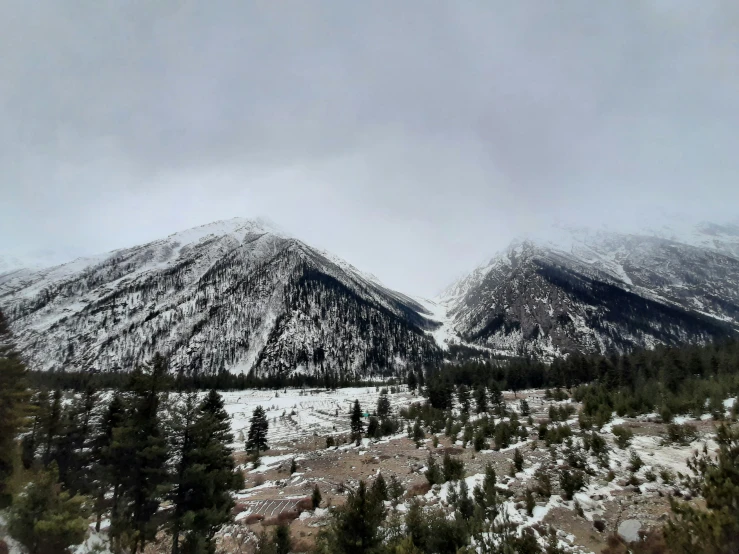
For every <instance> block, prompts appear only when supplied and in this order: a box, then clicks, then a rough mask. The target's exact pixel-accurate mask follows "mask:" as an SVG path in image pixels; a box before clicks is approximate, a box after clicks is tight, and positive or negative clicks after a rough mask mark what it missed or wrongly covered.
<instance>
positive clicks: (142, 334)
mask: <svg viewBox="0 0 739 554" xmlns="http://www.w3.org/2000/svg"><path fill="white" fill-rule="evenodd" d="M0 307H2V308H3V309H4V310H5V312H6V314H7V316H8V318H9V320H10V322H11V325H12V327H13V330H14V332H15V334H16V340H17V344H18V347H19V349H20V350H21V351H22V353H23V355H24V356H25V357H26V358H27V359H28V360H29V362H30V364H31V367H33V368H35V369H44V370H52V369H62V368H64V369H67V370H73V369H74V370H79V369H82V370H101V371H110V370H129V369H131V368H133V367H135V366H136V364H139V363H142V362H144V361H145V360H147V359H148V358H150V357H151V356H152V355H153V353H154V352H157V351H159V352H162V353H163V354H165V355H167V356H168V357H169V358H170V367H171V368H172V369H173V370H174V371H179V372H184V373H187V374H191V373H201V372H202V373H206V374H211V373H214V372H218V371H222V370H227V371H232V372H242V371H243V372H250V371H253V372H254V373H255V374H256V375H259V376H264V375H270V374H284V373H289V372H296V371H297V372H311V373H316V374H321V373H326V372H328V373H331V374H334V375H336V374H341V375H355V374H359V375H369V374H392V373H394V372H401V370H403V369H404V367H405V366H406V365H407V364H414V365H415V364H421V363H423V362H429V361H438V359H439V357H440V354H439V352H440V351H439V349H438V347H437V346H436V344H435V343H434V342H433V339H431V338H430V337H429V336H428V335H427V334H426V333H425V330H427V329H429V328H431V327H433V323H431V322H430V321H428V320H427V319H426V317H425V314H424V313H423V308H422V307H421V306H420V305H418V304H417V303H416V302H414V301H413V300H411V299H410V298H408V297H405V296H403V295H401V294H399V293H396V292H393V291H391V290H389V289H386V288H385V287H383V286H382V285H381V284H380V283H378V282H377V281H376V280H375V279H374V278H372V277H369V276H366V275H364V274H362V273H360V272H359V271H358V270H356V269H355V268H353V267H352V266H351V265H349V264H347V263H346V262H344V261H342V260H339V259H337V258H335V257H333V256H331V255H330V254H327V253H325V252H320V251H318V250H316V249H314V248H311V247H309V246H308V245H306V244H304V243H302V242H301V241H299V240H297V239H295V238H292V237H289V236H286V235H284V234H283V233H281V232H280V231H277V230H275V229H273V228H271V227H270V226H269V225H266V224H264V223H261V222H254V221H248V220H243V219H235V220H229V221H223V222H217V223H213V224H210V225H206V226H203V227H198V228H195V229H190V230H187V231H183V232H180V233H175V234H173V235H171V236H169V237H167V238H166V239H163V240H159V241H155V242H152V243H149V244H145V245H143V246H138V247H134V248H128V249H124V250H117V251H114V252H111V253H109V254H105V255H102V256H97V257H95V258H91V259H81V260H77V261H75V262H71V263H69V264H65V265H62V266H58V267H54V268H51V269H46V270H41V271H37V272H29V271H17V272H14V273H9V274H5V275H3V276H0Z"/></svg>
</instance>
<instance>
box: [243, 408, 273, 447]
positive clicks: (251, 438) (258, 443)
mask: <svg viewBox="0 0 739 554" xmlns="http://www.w3.org/2000/svg"><path fill="white" fill-rule="evenodd" d="M268 430H269V423H268V422H267V415H266V414H265V412H264V408H262V407H261V406H257V407H256V408H254V411H253V412H252V414H251V424H250V425H249V435H248V436H247V440H246V450H247V451H249V452H256V454H257V456H258V455H259V452H260V451H261V450H267V431H268Z"/></svg>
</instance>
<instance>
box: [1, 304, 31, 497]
mask: <svg viewBox="0 0 739 554" xmlns="http://www.w3.org/2000/svg"><path fill="white" fill-rule="evenodd" d="M25 377H26V367H25V365H23V362H22V361H21V359H20V357H19V356H18V353H17V352H16V350H15V347H14V344H13V341H12V336H11V333H10V327H9V326H8V322H7V320H6V319H5V316H4V315H3V313H2V311H0V508H2V507H4V506H7V505H8V504H10V500H11V491H10V490H9V487H8V482H9V480H10V477H11V475H12V474H13V471H14V466H13V460H14V459H15V454H16V452H17V447H16V436H17V435H18V431H19V430H20V429H21V427H22V426H23V424H24V422H25V417H26V415H27V414H28V400H29V398H30V394H29V392H28V389H27V388H26V383H25Z"/></svg>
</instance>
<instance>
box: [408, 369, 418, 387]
mask: <svg viewBox="0 0 739 554" xmlns="http://www.w3.org/2000/svg"><path fill="white" fill-rule="evenodd" d="M417 387H418V379H416V372H415V371H413V370H412V369H411V370H410V371H409V372H408V390H409V391H411V392H416V388H417Z"/></svg>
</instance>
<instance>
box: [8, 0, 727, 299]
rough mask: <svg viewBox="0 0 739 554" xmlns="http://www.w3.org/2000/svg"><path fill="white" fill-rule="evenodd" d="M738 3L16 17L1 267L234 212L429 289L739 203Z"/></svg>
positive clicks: (389, 278) (144, 10) (89, 10)
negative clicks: (575, 231)
mask: <svg viewBox="0 0 739 554" xmlns="http://www.w3.org/2000/svg"><path fill="white" fill-rule="evenodd" d="M738 10H739V8H738V7H737V4H736V3H735V2H719V1H716V2H708V3H705V2H703V3H689V2H688V3H686V2H663V1H658V0H654V1H649V2H642V3H639V4H634V3H614V4H611V5H608V4H605V3H601V2H579V1H575V2H568V3H566V4H565V5H560V4H556V5H555V4H551V5H549V4H547V5H543V4H542V3H541V2H528V1H523V2H514V3H511V2H488V3H463V4H459V3H453V4H443V3H440V4H436V3H428V2H420V1H410V2H404V3H402V5H398V4H397V3H386V2H373V3H370V4H357V3H345V2H331V1H326V2H320V1H319V2H311V3H308V4H305V3H295V4H291V5H290V6H289V8H286V7H285V6H284V5H279V4H273V3H254V4H252V3H246V4H245V3H242V2H230V1H226V2H219V3H217V5H215V6H210V5H209V6H208V7H207V8H206V7H204V6H198V5H197V4H192V3H190V4H182V3H178V2H157V3H155V4H152V3H138V2H137V3H125V4H121V5H117V6H113V5H110V4H106V3H95V4H93V5H85V6H81V5H77V6H73V5H70V4H68V3H60V2H51V1H42V2H40V3H39V2H34V3H28V2H22V1H20V0H9V1H6V2H3V3H2V5H0V49H1V50H2V52H3V57H2V63H0V83H2V85H0V169H1V171H0V174H1V175H2V193H3V196H2V202H0V254H3V255H7V256H14V257H16V258H25V257H26V255H27V254H28V253H29V252H36V251H42V250H43V251H50V252H65V255H64V257H66V258H67V259H71V258H74V257H75V256H81V255H93V254H97V253H99V252H106V251H110V250H113V249H117V248H125V247H131V246H134V245H138V244H143V243H146V242H148V241H152V240H156V239H159V238H161V237H163V236H166V235H168V234H170V233H173V232H176V231H179V230H181V229H187V228H191V227H194V226H197V225H202V224H208V223H210V222H213V221H218V220H224V219H229V218H232V217H246V218H255V217H257V216H260V215H264V216H268V217H269V218H271V219H272V220H274V221H275V222H276V223H277V224H278V225H279V226H281V227H282V228H284V229H286V230H287V231H288V232H289V233H291V234H293V235H295V236H299V237H300V238H301V239H302V240H305V241H306V242H307V243H309V244H312V245H315V246H317V247H320V248H323V249H326V250H328V251H330V252H333V253H335V254H336V255H338V256H341V257H342V258H344V259H346V260H348V261H349V262H350V263H352V264H353V265H355V266H357V267H360V268H362V269H364V270H367V271H372V272H374V273H375V274H377V275H378V276H379V277H380V278H381V279H382V280H383V282H385V283H387V284H388V286H391V287H392V288H395V289H399V290H403V291H406V290H408V291H418V293H420V294H422V295H424V296H433V295H434V294H436V293H437V292H438V291H439V290H441V289H443V288H444V287H445V286H447V285H448V284H449V283H450V282H452V281H453V280H454V279H455V278H456V277H458V276H460V275H461V274H463V273H465V272H466V271H468V270H471V269H472V268H474V267H476V266H477V265H479V264H480V263H481V262H482V261H483V260H486V259H488V258H489V257H490V256H491V255H492V253H494V252H496V251H500V250H502V249H505V248H506V247H507V245H508V244H509V243H510V242H511V240H513V239H514V238H516V237H519V236H521V235H522V234H525V233H527V232H529V231H532V230H534V229H536V228H538V227H543V228H548V227H549V226H550V225H551V224H552V223H554V222H561V223H564V224H566V225H575V226H588V227H600V226H601V225H602V224H607V225H608V226H609V228H611V229H613V230H627V229H629V228H631V227H633V226H638V225H644V224H648V223H649V222H650V220H651V219H652V218H654V217H655V215H658V214H660V213H662V212H664V213H668V214H673V213H677V214H680V215H679V217H680V218H682V217H683V216H688V217H689V218H690V219H691V220H693V221H694V222H696V223H697V222H699V221H701V220H707V221H711V222H716V223H723V222H726V221H732V220H735V219H736V218H737V212H736V206H737V205H739V186H737V182H738V179H737V177H738V176H739V158H738V157H737V156H736V152H737V151H739V134H737V133H736V129H737V128H738V127H739V94H737V93H738V92H739V54H738V52H737V48H738V47H737V43H736V40H735V36H736V32H737V23H736V22H737V20H738V19H737V18H738Z"/></svg>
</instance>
